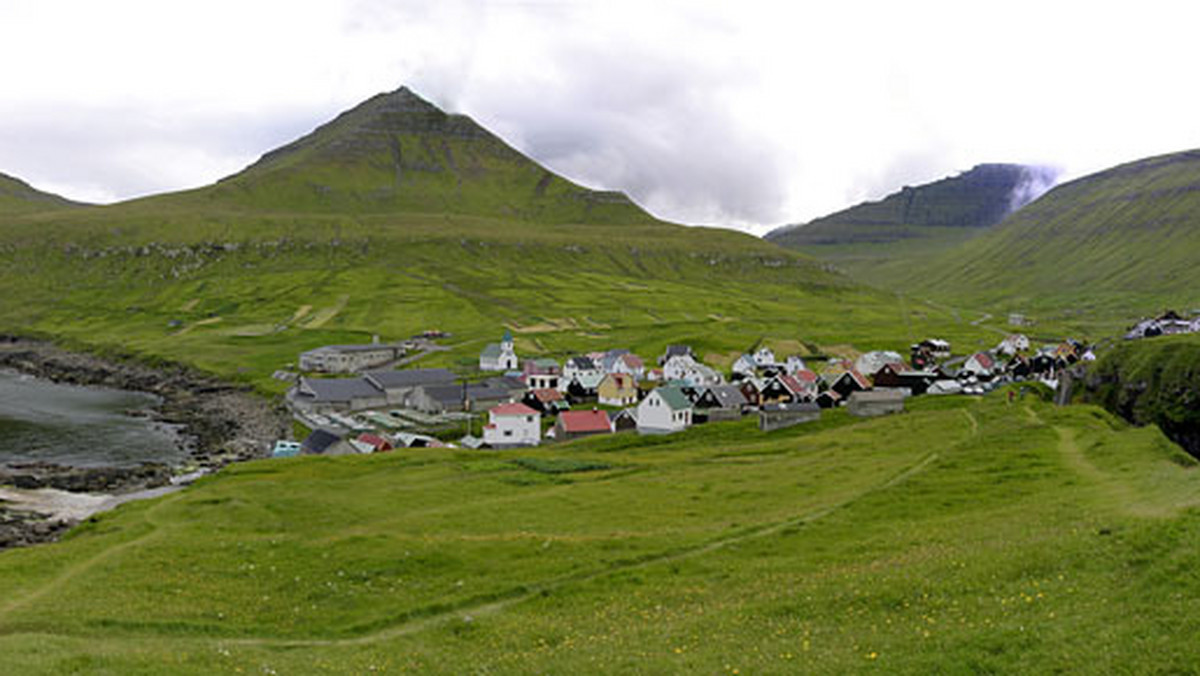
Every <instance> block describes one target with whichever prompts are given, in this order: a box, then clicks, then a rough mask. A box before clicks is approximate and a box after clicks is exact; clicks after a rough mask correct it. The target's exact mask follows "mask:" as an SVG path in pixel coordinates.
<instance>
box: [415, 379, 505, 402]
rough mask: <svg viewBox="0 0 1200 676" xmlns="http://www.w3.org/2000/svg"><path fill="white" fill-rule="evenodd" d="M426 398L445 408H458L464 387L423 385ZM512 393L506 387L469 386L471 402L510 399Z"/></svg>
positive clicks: (468, 396) (478, 384)
mask: <svg viewBox="0 0 1200 676" xmlns="http://www.w3.org/2000/svg"><path fill="white" fill-rule="evenodd" d="M421 389H422V390H424V392H425V394H426V396H428V397H429V398H430V399H433V400H434V401H436V402H438V403H439V404H442V405H443V406H458V405H461V404H462V400H463V388H462V385H423V386H421ZM510 396H512V393H511V392H510V391H509V390H508V388H505V387H493V386H490V385H486V384H480V383H475V384H472V385H468V386H467V398H468V399H470V400H471V401H479V400H481V399H482V400H493V401H494V400H500V399H508V398H509V397H510Z"/></svg>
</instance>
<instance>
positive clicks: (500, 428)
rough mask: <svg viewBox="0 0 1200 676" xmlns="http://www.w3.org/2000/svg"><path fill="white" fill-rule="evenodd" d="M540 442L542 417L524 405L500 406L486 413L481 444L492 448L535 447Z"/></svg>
mask: <svg viewBox="0 0 1200 676" xmlns="http://www.w3.org/2000/svg"><path fill="white" fill-rule="evenodd" d="M541 440H542V415H541V414H540V413H538V412H537V411H535V410H533V409H532V408H529V407H528V406H526V405H525V404H500V405H499V406H497V407H495V408H493V409H492V410H490V411H488V424H487V425H484V427H483V443H485V444H487V445H488V446H491V447H492V448H509V447H512V446H537V445H538V444H539V443H541Z"/></svg>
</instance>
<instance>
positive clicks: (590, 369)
mask: <svg viewBox="0 0 1200 676" xmlns="http://www.w3.org/2000/svg"><path fill="white" fill-rule="evenodd" d="M602 375H604V371H602V370H601V369H600V365H599V364H597V363H596V362H595V360H593V359H592V358H591V357H588V356H578V357H571V358H570V359H568V360H567V363H565V364H563V368H562V380H561V381H559V389H561V390H565V389H567V383H570V382H571V381H572V380H574V379H575V378H579V379H580V380H581V381H583V380H591V379H592V378H594V377H595V376H602Z"/></svg>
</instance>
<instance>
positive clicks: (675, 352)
mask: <svg viewBox="0 0 1200 676" xmlns="http://www.w3.org/2000/svg"><path fill="white" fill-rule="evenodd" d="M691 354H692V348H691V347H690V346H688V345H668V346H667V351H666V353H665V354H664V355H663V356H662V358H660V359H659V362H660V363H662V364H665V363H667V362H668V361H670V359H671V357H686V356H690V355H691Z"/></svg>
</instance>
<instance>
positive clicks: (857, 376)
mask: <svg viewBox="0 0 1200 676" xmlns="http://www.w3.org/2000/svg"><path fill="white" fill-rule="evenodd" d="M843 378H849V379H850V380H853V381H854V382H856V383H858V385H859V386H860V387H862V388H863V389H864V390H869V389H871V381H869V380H867V378H866V376H864V375H863V374H861V373H859V372H858V371H857V370H856V369H850V370H849V371H845V372H843V373H842V374H841V375H839V376H838V377H837V378H835V379H834V380H833V382H834V383H837V382H838V381H839V380H842V379H843Z"/></svg>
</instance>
